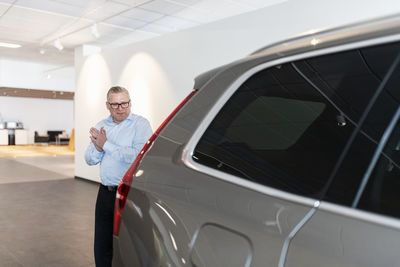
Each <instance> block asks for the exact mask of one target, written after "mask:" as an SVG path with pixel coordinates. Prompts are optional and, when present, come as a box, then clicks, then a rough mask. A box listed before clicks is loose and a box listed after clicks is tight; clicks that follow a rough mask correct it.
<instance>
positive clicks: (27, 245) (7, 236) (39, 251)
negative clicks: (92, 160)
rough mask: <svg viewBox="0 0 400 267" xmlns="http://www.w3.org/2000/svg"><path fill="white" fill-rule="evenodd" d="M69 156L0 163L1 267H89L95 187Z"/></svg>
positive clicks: (29, 158) (91, 255)
mask: <svg viewBox="0 0 400 267" xmlns="http://www.w3.org/2000/svg"><path fill="white" fill-rule="evenodd" d="M73 162H74V159H73V156H56V157H54V156H51V157H21V158H5V157H0V170H1V171H0V210H1V213H0V214H1V215H0V240H1V242H0V266H2V267H7V266H9V267H14V266H15V267H17V266H18V267H21V266H22V267H28V266H29V267H36V266H37V267H39V266H40V267H44V266H51V267H59V266H65V267H66V266H69V267H74V266H77V267H89V266H94V261H93V224H94V205H95V200H96V199H95V198H96V194H97V184H95V183H92V182H89V181H85V180H81V179H74V178H73V177H74V164H73Z"/></svg>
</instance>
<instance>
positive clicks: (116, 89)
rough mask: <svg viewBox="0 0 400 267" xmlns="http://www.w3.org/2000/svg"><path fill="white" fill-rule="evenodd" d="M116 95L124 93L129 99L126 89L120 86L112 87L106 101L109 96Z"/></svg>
mask: <svg viewBox="0 0 400 267" xmlns="http://www.w3.org/2000/svg"><path fill="white" fill-rule="evenodd" d="M117 93H125V94H126V95H127V96H128V98H129V99H131V97H130V96H129V91H128V90H126V88H124V87H122V86H113V87H111V88H110V89H109V90H108V92H107V101H108V100H109V97H110V94H117Z"/></svg>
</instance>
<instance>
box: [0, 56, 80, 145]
mask: <svg viewBox="0 0 400 267" xmlns="http://www.w3.org/2000/svg"><path fill="white" fill-rule="evenodd" d="M48 75H50V77H48ZM0 86H2V87H16V88H28V89H41V90H52V91H68V92H74V91H75V68H74V67H73V66H56V65H52V64H44V63H37V62H31V61H21V60H12V59H5V58H3V59H1V58H0ZM73 113H74V101H73V100H59V99H54V100H52V99H40V98H23V97H8V96H0V115H1V117H2V119H3V120H4V121H20V122H22V123H23V124H24V127H25V128H27V129H28V142H29V143H33V139H34V131H38V132H39V133H46V132H47V131H48V130H66V131H67V133H69V134H70V133H71V131H72V128H73V127H74V118H73Z"/></svg>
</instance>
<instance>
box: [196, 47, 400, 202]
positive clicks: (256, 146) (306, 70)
mask: <svg viewBox="0 0 400 267" xmlns="http://www.w3.org/2000/svg"><path fill="white" fill-rule="evenodd" d="M398 47H399V45H398V44H397V43H395V44H389V45H381V46H376V47H372V48H364V49H357V50H351V51H346V52H341V53H335V54H329V55H325V56H319V57H314V58H309V59H305V60H299V61H296V62H291V63H287V64H282V65H279V66H275V67H271V68H268V69H265V70H262V71H260V72H258V73H256V74H255V75H253V76H252V77H250V78H249V79H248V80H247V81H246V82H245V83H244V84H243V85H242V86H241V87H240V88H239V89H238V90H237V91H236V92H235V93H234V94H233V96H232V97H231V98H230V99H229V100H228V101H227V103H226V104H225V105H224V107H223V108H222V109H221V110H220V112H219V113H218V114H217V116H216V117H215V118H214V120H213V121H212V123H211V124H210V125H209V127H208V128H207V130H206V132H205V133H204V135H203V136H202V138H201V139H200V141H199V143H198V144H197V146H196V148H195V150H194V154H193V159H194V160H195V161H197V162H198V163H200V164H203V165H206V166H208V167H211V168H214V169H217V170H219V171H222V172H226V173H229V174H233V175H236V176H239V177H242V178H244V179H248V180H250V181H254V182H256V183H260V184H263V185H266V186H271V187H274V188H277V189H281V190H285V191H287V192H291V193H296V194H300V195H304V196H308V197H315V198H320V197H322V193H326V187H327V186H328V185H331V184H330V183H327V182H328V180H329V178H330V175H331V174H332V171H333V169H334V167H335V165H336V163H337V162H338V159H339V158H340V156H341V155H342V153H343V150H344V147H345V145H346V143H347V142H348V141H349V137H350V136H351V135H352V133H353V132H354V130H355V126H356V124H357V123H358V122H359V120H360V118H361V117H362V114H363V112H365V108H366V107H367V105H368V104H369V102H370V101H371V99H372V96H373V95H374V93H375V92H376V90H377V88H378V87H379V86H380V84H381V83H382V79H383V78H384V77H385V75H386V73H387V70H388V69H389V67H390V66H391V64H392V62H393V60H394V58H395V56H396V53H398V51H399V49H397V48H398ZM379 101H381V99H378V101H377V102H379ZM385 101H386V100H385ZM375 110H378V109H375ZM387 111H388V112H386V111H385V112H383V113H382V114H380V115H382V116H381V117H380V118H378V117H376V116H375V115H372V116H368V118H367V120H366V124H365V127H363V128H362V131H361V133H359V135H358V137H357V138H356V139H355V141H354V144H353V147H352V149H351V150H350V153H349V154H350V155H351V158H352V159H357V158H358V159H360V160H359V161H357V160H356V161H355V162H350V161H345V162H344V164H343V166H344V167H343V168H341V169H339V170H338V176H339V177H340V178H341V179H338V180H336V179H334V181H335V182H336V181H339V182H338V183H336V184H335V183H334V184H335V186H334V188H335V190H333V191H329V192H330V193H331V194H330V195H329V198H328V199H329V200H331V201H333V202H339V203H340V202H343V201H342V199H340V198H341V197H343V194H342V193H341V192H342V191H340V190H341V188H346V185H348V186H350V187H349V190H347V191H346V193H345V196H344V197H346V200H351V199H352V197H354V196H353V194H354V190H356V188H358V185H359V182H360V180H361V179H362V175H363V174H364V172H365V169H366V168H367V167H368V163H369V161H370V157H371V156H372V154H373V152H374V150H375V146H376V143H377V142H378V140H379V139H380V137H381V134H382V131H383V130H382V129H384V126H385V125H386V122H387V121H388V119H389V118H390V117H391V112H392V108H391V107H390V108H388V109H387ZM371 114H373V113H371ZM355 166H356V171H349V170H355ZM349 175H350V176H351V179H350V180H349V179H347V178H348V177H349Z"/></svg>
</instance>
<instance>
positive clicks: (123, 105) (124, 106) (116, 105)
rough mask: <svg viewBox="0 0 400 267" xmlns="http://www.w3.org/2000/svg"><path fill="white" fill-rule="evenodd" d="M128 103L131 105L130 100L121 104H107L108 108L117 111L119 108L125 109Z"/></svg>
mask: <svg viewBox="0 0 400 267" xmlns="http://www.w3.org/2000/svg"><path fill="white" fill-rule="evenodd" d="M129 103H131V101H130V100H129V101H128V102H122V103H110V102H108V104H109V105H110V107H111V108H112V109H118V108H119V106H121V108H127V107H129Z"/></svg>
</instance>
